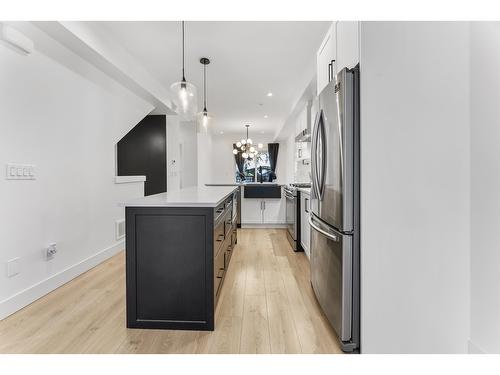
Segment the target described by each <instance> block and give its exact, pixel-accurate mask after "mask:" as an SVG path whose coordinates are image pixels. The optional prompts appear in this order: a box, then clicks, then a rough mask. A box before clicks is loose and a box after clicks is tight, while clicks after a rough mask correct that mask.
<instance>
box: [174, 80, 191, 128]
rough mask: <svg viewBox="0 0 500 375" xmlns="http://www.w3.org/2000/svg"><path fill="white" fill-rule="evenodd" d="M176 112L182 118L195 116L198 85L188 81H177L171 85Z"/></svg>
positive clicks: (189, 118) (187, 118)
mask: <svg viewBox="0 0 500 375" xmlns="http://www.w3.org/2000/svg"><path fill="white" fill-rule="evenodd" d="M170 90H171V92H172V95H173V101H174V104H175V107H176V112H177V114H178V115H179V117H180V118H181V119H182V120H191V119H193V118H194V116H195V114H196V112H197V110H198V108H197V107H198V106H197V100H196V98H197V93H196V86H195V85H193V84H192V83H189V82H186V81H180V82H175V83H173V84H172V86H170Z"/></svg>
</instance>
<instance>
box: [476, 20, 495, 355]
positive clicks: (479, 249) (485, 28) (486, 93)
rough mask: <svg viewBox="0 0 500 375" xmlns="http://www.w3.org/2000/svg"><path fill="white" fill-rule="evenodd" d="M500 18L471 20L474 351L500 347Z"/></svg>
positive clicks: (489, 350) (493, 349) (492, 349)
mask: <svg viewBox="0 0 500 375" xmlns="http://www.w3.org/2000/svg"><path fill="white" fill-rule="evenodd" d="M499 45H500V23H498V22H473V23H472V26H471V80H470V82H471V348H470V349H471V352H486V353H500V251H499V250H500V231H499V228H500V126H499V124H500V106H499V98H500V72H499V70H498V67H499V66H500V49H499V48H498V46H499Z"/></svg>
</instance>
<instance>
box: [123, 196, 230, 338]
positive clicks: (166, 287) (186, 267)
mask: <svg viewBox="0 0 500 375" xmlns="http://www.w3.org/2000/svg"><path fill="white" fill-rule="evenodd" d="M230 200H231V198H229V199H228V200H227V201H226V202H224V203H223V204H221V205H220V206H219V207H216V208H203V207H200V208H194V207H127V208H126V226H127V228H126V263H127V264H126V271H127V278H126V279H127V280H126V282H127V327H129V328H154V329H192V330H213V329H214V310H215V306H216V303H217V300H218V298H219V295H220V292H221V289H222V285H223V281H224V277H225V274H226V271H227V268H228V266H229V260H230V258H231V255H232V251H233V249H234V246H235V244H236V243H235V241H236V237H235V236H236V223H235V222H234V221H233V220H232V217H233V215H232V204H231V202H230Z"/></svg>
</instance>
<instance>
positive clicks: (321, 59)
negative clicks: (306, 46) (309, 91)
mask: <svg viewBox="0 0 500 375" xmlns="http://www.w3.org/2000/svg"><path fill="white" fill-rule="evenodd" d="M335 24H336V22H332V25H331V26H330V28H329V29H328V32H327V33H326V35H325V38H324V39H323V42H322V43H321V46H320V47H319V50H318V52H317V54H316V69H317V75H316V80H317V94H318V95H319V93H320V92H321V90H323V89H324V88H325V86H326V85H327V84H328V82H329V81H330V79H331V74H332V72H333V70H332V68H331V64H332V61H333V60H335V59H336V41H335V39H336V37H335V33H336V30H335Z"/></svg>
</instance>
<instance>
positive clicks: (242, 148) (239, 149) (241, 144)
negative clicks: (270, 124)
mask: <svg viewBox="0 0 500 375" xmlns="http://www.w3.org/2000/svg"><path fill="white" fill-rule="evenodd" d="M245 127H246V128H247V137H246V138H244V139H242V140H241V141H238V142H236V147H235V148H233V154H234V155H237V154H241V157H242V158H243V159H254V158H255V157H257V155H258V154H259V151H258V150H257V149H259V150H261V149H262V147H264V146H263V145H262V143H259V144H258V145H257V148H255V146H254V145H253V141H252V139H251V138H249V137H248V128H249V127H250V125H245Z"/></svg>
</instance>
